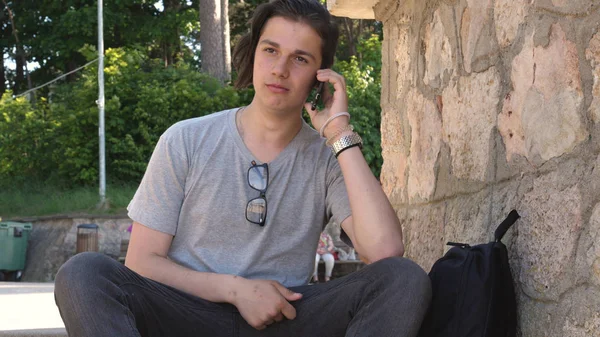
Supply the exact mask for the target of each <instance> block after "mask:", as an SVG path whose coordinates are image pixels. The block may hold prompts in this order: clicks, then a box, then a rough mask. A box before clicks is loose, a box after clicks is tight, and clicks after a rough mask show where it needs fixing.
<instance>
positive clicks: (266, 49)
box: [265, 47, 275, 54]
mask: <svg viewBox="0 0 600 337" xmlns="http://www.w3.org/2000/svg"><path fill="white" fill-rule="evenodd" d="M265 51H266V52H267V53H270V54H272V53H274V52H275V49H273V48H270V47H269V48H265Z"/></svg>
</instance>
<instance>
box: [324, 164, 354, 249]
mask: <svg viewBox="0 0 600 337" xmlns="http://www.w3.org/2000/svg"><path fill="white" fill-rule="evenodd" d="M325 201H326V203H327V218H328V219H330V220H333V222H334V223H335V224H336V225H337V226H340V227H341V224H342V222H343V221H344V220H345V219H346V218H347V217H349V216H350V215H352V210H351V209H350V201H349V200H348V192H347V191H346V185H345V183H344V176H343V175H342V170H341V168H340V165H339V164H338V162H337V160H336V159H335V158H333V157H332V160H331V162H330V163H329V167H328V171H327V195H326V197H325ZM340 233H341V235H340V238H341V239H342V241H344V243H346V244H347V245H349V246H351V247H352V242H351V241H350V238H349V237H348V235H347V234H346V233H345V232H344V230H343V229H341V232H340Z"/></svg>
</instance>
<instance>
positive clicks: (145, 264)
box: [125, 222, 238, 303]
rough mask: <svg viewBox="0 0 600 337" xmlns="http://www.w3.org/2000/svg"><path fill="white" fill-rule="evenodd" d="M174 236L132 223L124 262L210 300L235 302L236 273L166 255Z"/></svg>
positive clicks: (147, 275) (153, 276)
mask: <svg viewBox="0 0 600 337" xmlns="http://www.w3.org/2000/svg"><path fill="white" fill-rule="evenodd" d="M172 241H173V236H171V235H169V234H166V233H162V232H159V231H156V230H154V229H151V228H148V227H146V226H144V225H142V224H139V223H137V222H134V223H133V230H132V235H131V239H130V241H129V248H128V250H127V256H126V258H125V266H127V267H128V268H129V269H131V270H133V271H135V272H136V273H138V274H140V275H142V276H144V277H147V278H149V279H152V280H155V281H158V282H160V283H163V284H166V285H169V286H171V287H173V288H176V289H179V290H182V291H185V292H186V293H189V294H192V295H195V296H197V297H200V298H203V299H206V300H208V301H211V302H229V303H231V302H232V298H231V295H232V293H230V290H231V289H233V288H234V283H235V281H236V279H237V278H238V277H237V276H233V275H225V274H215V273H202V272H197V271H193V270H191V269H188V268H185V267H183V266H180V265H178V264H177V263H175V262H173V261H171V260H169V259H168V258H167V253H168V251H169V247H170V246H171V242H172Z"/></svg>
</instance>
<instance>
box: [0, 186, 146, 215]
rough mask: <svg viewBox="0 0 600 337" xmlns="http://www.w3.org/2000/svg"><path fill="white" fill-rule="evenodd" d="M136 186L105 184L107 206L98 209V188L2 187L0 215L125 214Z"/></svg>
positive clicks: (0, 192)
mask: <svg viewBox="0 0 600 337" xmlns="http://www.w3.org/2000/svg"><path fill="white" fill-rule="evenodd" d="M136 189H137V185H135V186H127V185H114V186H107V187H106V194H107V199H108V207H107V208H104V209H102V208H98V205H99V202H100V196H99V193H98V187H76V188H72V189H64V188H58V187H55V186H48V185H41V184H40V185H38V186H27V187H20V188H19V187H16V186H15V187H9V188H3V189H0V217H2V218H3V219H5V220H7V219H9V218H13V217H29V216H43V215H54V214H70V213H88V214H96V215H102V214H117V213H124V212H125V208H126V207H127V205H128V204H129V201H130V200H131V198H132V197H133V195H134V193H135V191H136Z"/></svg>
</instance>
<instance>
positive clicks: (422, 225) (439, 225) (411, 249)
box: [400, 203, 445, 272]
mask: <svg viewBox="0 0 600 337" xmlns="http://www.w3.org/2000/svg"><path fill="white" fill-rule="evenodd" d="M444 210H445V205H444V203H437V204H430V205H424V206H420V207H416V208H411V209H409V210H406V212H405V215H404V216H401V217H400V219H401V222H402V233H403V236H404V250H405V256H406V257H408V258H410V259H411V260H413V261H415V262H416V263H418V264H419V265H420V266H421V267H422V268H423V269H424V270H425V271H427V272H429V271H430V270H431V266H433V263H434V262H435V261H436V260H437V259H439V258H440V257H442V255H443V253H444V244H445V241H444V240H445V238H444Z"/></svg>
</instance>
